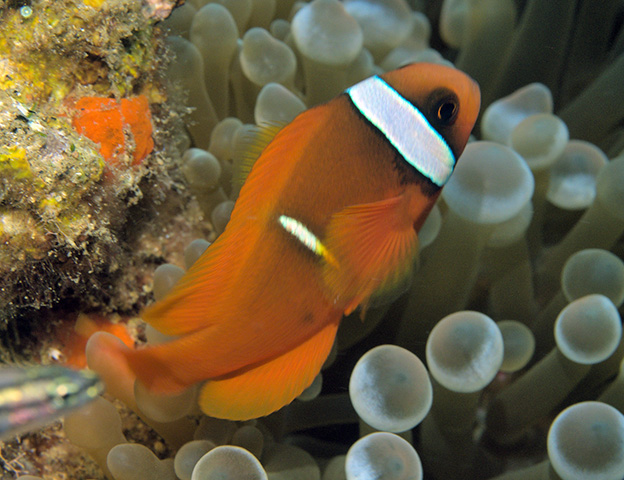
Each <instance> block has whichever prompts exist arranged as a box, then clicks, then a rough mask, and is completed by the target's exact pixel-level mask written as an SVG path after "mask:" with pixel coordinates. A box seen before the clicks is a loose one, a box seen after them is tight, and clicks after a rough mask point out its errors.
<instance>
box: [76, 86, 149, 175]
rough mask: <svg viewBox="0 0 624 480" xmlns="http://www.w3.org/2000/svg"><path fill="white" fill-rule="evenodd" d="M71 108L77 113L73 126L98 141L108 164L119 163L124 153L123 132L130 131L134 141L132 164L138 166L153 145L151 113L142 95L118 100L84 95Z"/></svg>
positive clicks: (124, 138)
mask: <svg viewBox="0 0 624 480" xmlns="http://www.w3.org/2000/svg"><path fill="white" fill-rule="evenodd" d="M73 108H74V110H75V112H76V113H75V114H74V116H73V119H72V125H73V126H74V128H75V129H76V131H77V132H79V133H81V134H82V135H84V136H86V137H88V138H90V139H91V140H93V141H94V142H95V143H99V144H100V153H101V154H102V156H103V157H104V159H105V160H106V161H107V162H108V163H109V164H111V165H118V164H119V163H118V158H119V156H120V155H122V154H123V153H125V152H126V148H127V146H126V136H125V135H124V133H128V134H130V135H131V138H132V140H133V141H134V150H133V152H132V157H133V161H132V165H139V164H140V163H141V162H142V161H143V159H144V158H145V157H146V156H147V155H148V154H149V153H150V152H151V151H152V149H153V148H154V140H153V139H152V121H151V119H152V116H151V114H150V109H149V102H148V100H147V97H145V95H139V96H136V97H132V98H122V99H121V101H119V100H117V99H115V98H106V97H83V98H81V99H80V100H78V101H77V102H76V103H75V104H74V106H73ZM124 130H125V132H124ZM128 130H129V131H128Z"/></svg>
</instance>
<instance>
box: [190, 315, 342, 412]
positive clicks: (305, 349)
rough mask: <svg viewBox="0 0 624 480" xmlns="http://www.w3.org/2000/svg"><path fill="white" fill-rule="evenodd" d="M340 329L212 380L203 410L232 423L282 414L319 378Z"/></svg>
mask: <svg viewBox="0 0 624 480" xmlns="http://www.w3.org/2000/svg"><path fill="white" fill-rule="evenodd" d="M337 329H338V322H333V323H330V324H328V325H327V326H325V327H324V328H323V329H322V330H320V331H319V332H318V333H317V334H316V335H314V336H312V337H311V338H309V339H308V340H306V341H305V342H303V343H302V344H301V345H299V346H297V347H295V348H294V349H292V350H290V351H288V352H286V353H284V354H282V355H280V356H278V357H275V358H273V359H271V360H268V361H265V362H262V363H260V364H256V365H252V366H250V367H247V368H244V369H242V370H237V371H235V372H233V373H232V374H230V375H227V376H224V377H221V378H218V379H214V380H209V381H208V382H206V384H205V385H204V386H203V387H202V389H201V393H200V397H199V406H200V407H201V409H202V411H203V412H204V413H205V414H206V415H209V416H211V417H216V418H224V419H228V420H249V419H252V418H258V417H263V416H265V415H269V414H270V413H273V412H275V411H276V410H279V409H280V408H282V407H283V406H285V405H287V404H289V403H290V402H292V401H293V400H294V399H295V398H296V397H297V396H298V395H300V394H301V392H303V390H304V389H306V388H307V387H309V386H310V384H311V383H312V381H313V380H314V378H315V377H316V375H318V373H319V372H320V370H321V367H322V366H323V362H325V360H326V359H327V356H328V355H329V352H330V350H331V347H332V345H333V343H334V338H335V337H336V330H337Z"/></svg>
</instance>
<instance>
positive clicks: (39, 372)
mask: <svg viewBox="0 0 624 480" xmlns="http://www.w3.org/2000/svg"><path fill="white" fill-rule="evenodd" d="M103 390H104V386H103V384H102V382H101V381H100V377H99V376H98V375H97V374H96V373H94V372H91V371H89V370H80V371H77V370H71V369H69V368H65V367H61V366H59V365H48V366H43V365H41V366H39V365H38V366H30V367H4V368H1V369H0V440H6V439H9V438H11V437H14V436H15V435H18V434H19V433H23V432H25V431H29V430H34V429H37V428H39V427H41V426H43V425H45V424H47V423H50V422H52V421H53V420H56V419H57V418H59V417H61V416H63V415H65V414H66V413H68V412H71V411H72V410H75V409H77V408H79V407H81V406H83V405H85V404H87V403H89V402H90V401H92V400H94V399H95V398H96V397H97V396H98V395H99V394H100V393H102V391H103Z"/></svg>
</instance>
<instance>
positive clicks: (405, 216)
mask: <svg viewBox="0 0 624 480" xmlns="http://www.w3.org/2000/svg"><path fill="white" fill-rule="evenodd" d="M406 100H407V101H406ZM370 102H372V104H373V106H372V107H370V110H369V109H368V104H369V103H370ZM393 102H398V103H397V105H396V107H395V106H394V104H393ZM379 106H381V107H382V108H383V109H385V110H386V111H385V112H383V113H382V114H381V116H380V117H376V116H375V115H376V113H375V109H376V108H378V107H379ZM395 108H396V112H398V113H396V112H395ZM478 109H479V90H478V87H477V86H476V84H475V83H474V82H473V81H472V80H471V79H470V78H469V77H467V76H466V75H464V74H463V73H461V72H459V71H458V70H455V69H452V68H449V67H443V66H439V65H431V64H413V65H410V66H407V67H404V68H402V69H399V70H395V71H393V72H389V73H386V74H383V75H381V76H380V77H371V79H368V80H365V81H363V82H361V84H358V85H356V86H354V87H352V89H349V90H347V91H346V93H344V94H341V95H340V96H338V97H337V98H335V99H334V100H332V101H330V102H328V103H326V104H324V105H321V106H318V107H315V108H312V109H310V110H307V111H305V112H303V113H302V114H301V115H299V116H298V117H297V118H295V120H294V121H293V122H292V123H290V124H289V125H287V126H286V127H284V128H283V129H282V130H280V131H279V133H278V134H277V135H276V136H275V138H274V139H273V140H272V141H271V142H270V143H269V144H268V146H267V147H266V148H265V149H264V150H263V152H262V154H261V155H260V157H259V158H258V160H257V161H256V162H255V164H254V166H253V169H252V170H251V173H250V174H249V177H248V178H247V181H246V182H245V184H244V185H243V187H242V189H241V192H240V195H239V198H238V200H237V202H236V205H235V208H234V210H233V212H232V216H231V219H230V222H229V223H228V225H227V228H226V229H225V232H224V233H223V234H222V235H221V236H219V237H218V238H217V240H216V241H215V242H214V243H213V244H212V245H211V246H210V247H209V248H208V250H207V251H206V252H205V253H204V255H203V256H202V257H201V258H200V259H199V260H198V261H197V262H196V263H195V264H194V265H193V266H192V267H191V268H190V269H189V271H188V272H187V273H186V275H185V276H184V277H183V278H182V279H181V280H180V281H179V283H178V284H177V285H176V286H175V287H174V288H173V290H172V291H171V293H170V294H169V295H168V297H166V298H165V299H164V300H163V301H160V302H157V303H156V304H155V305H153V306H151V307H150V308H148V309H147V310H146V311H145V312H144V315H143V318H144V319H145V321H147V322H148V323H150V324H151V325H152V326H153V327H155V328H156V329H157V330H159V331H161V332H162V333H164V334H167V335H174V336H177V337H178V338H176V339H174V340H172V341H170V342H168V343H165V344H162V345H157V346H153V347H148V348H144V349H139V350H124V351H123V352H122V353H123V355H124V356H125V358H126V361H127V362H128V364H129V366H130V368H131V369H132V370H133V371H134V372H135V373H136V375H137V377H138V379H139V380H140V381H141V382H143V383H144V384H145V385H146V386H147V387H148V389H150V390H152V391H154V392H160V393H173V392H178V391H180V390H182V389H184V388H187V387H188V386H190V385H192V384H194V383H197V382H200V381H204V380H208V381H207V382H206V383H205V384H204V386H203V387H202V390H201V394H200V400H199V401H200V406H201V408H202V410H203V411H204V412H205V413H206V414H208V415H211V416H214V417H220V418H228V419H233V420H243V419H249V418H255V417H259V416H264V415H267V414H269V413H271V412H273V411H275V410H277V409H279V408H281V407H282V406H284V405H286V404H288V403H289V402H291V401H292V400H293V399H294V398H295V397H296V396H298V395H299V394H300V393H301V392H302V391H303V390H304V389H305V388H306V387H308V386H309V385H310V384H311V382H312V380H313V379H314V377H315V376H316V375H317V374H318V372H319V371H320V369H321V366H322V364H323V362H324V361H325V359H326V357H327V355H328V354H329V351H330V349H331V347H332V344H333V341H334V338H335V334H336V330H337V328H338V324H339V322H340V320H341V318H342V316H343V314H348V313H350V312H351V311H353V310H354V309H355V308H356V307H358V306H363V307H365V305H366V303H367V301H368V300H369V299H370V297H371V295H373V294H374V293H376V292H379V291H383V290H384V289H386V288H388V287H391V286H392V285H393V284H394V283H395V282H397V281H399V280H400V279H401V278H402V276H403V275H404V274H405V273H407V272H408V271H409V268H410V267H411V263H412V262H411V260H412V259H413V256H414V255H415V253H416V251H417V235H416V231H417V229H418V228H420V226H421V225H422V223H423V222H424V220H425V218H426V216H427V214H428V212H429V210H430V209H431V207H432V206H433V204H434V202H435V200H436V198H437V196H438V194H439V192H440V189H441V186H442V185H443V183H444V182H445V181H446V178H448V175H450V171H452V167H453V166H454V160H455V159H456V158H457V157H458V156H459V155H460V153H461V151H462V150H463V148H464V146H465V144H466V142H467V140H468V136H469V133H470V131H471V130H472V127H473V125H474V122H475V120H476V117H477V114H478ZM413 110H417V111H416V113H414V112H413ZM363 112H364V113H363ZM395 115H396V118H395ZM414 115H416V117H414V118H415V122H416V123H417V124H418V125H412V121H413V118H412V116H414ZM419 115H420V117H423V118H424V119H425V120H424V121H423V120H420V117H419ZM384 122H389V123H390V126H389V128H390V129H391V130H392V131H391V133H390V134H388V135H386V132H384V127H386V125H385V123H384ZM434 127H435V128H434ZM405 131H407V132H408V133H409V135H413V134H414V135H415V136H416V138H409V139H407V140H404V139H402V138H401V136H402V135H404V134H405ZM419 142H424V143H425V144H426V145H419ZM414 146H415V147H414ZM430 149H431V151H432V152H433V153H432V154H430V153H429V150H430ZM438 156H442V157H444V159H443V161H442V164H443V165H442V167H444V168H442V167H441V168H442V170H443V172H442V173H440V172H438V171H437V170H436V169H438V166H439V165H438V163H439V159H438ZM407 157H409V158H410V159H409V160H408V161H406V159H405V158H407ZM412 157H414V158H412ZM419 162H424V163H425V165H424V166H423V167H421V163H419ZM445 162H446V163H445ZM449 162H450V165H451V166H450V170H448V168H447V166H448V165H447V166H445V165H446V164H448V163H449ZM414 163H415V165H416V166H414ZM430 166H433V167H432V168H433V170H431V171H430ZM419 169H421V170H423V171H425V174H423V173H422V172H421V171H419ZM444 169H446V170H444ZM429 177H430V178H429ZM432 179H433V180H432ZM436 182H437V183H436Z"/></svg>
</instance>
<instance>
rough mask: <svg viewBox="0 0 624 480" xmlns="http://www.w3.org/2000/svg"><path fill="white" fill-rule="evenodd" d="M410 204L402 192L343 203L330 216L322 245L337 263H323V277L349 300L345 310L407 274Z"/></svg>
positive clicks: (411, 247) (413, 240) (412, 240)
mask: <svg viewBox="0 0 624 480" xmlns="http://www.w3.org/2000/svg"><path fill="white" fill-rule="evenodd" d="M410 210H412V208H411V199H410V195H408V194H401V195H398V196H396V197H393V198H388V199H385V200H381V201H378V202H374V203H367V204H362V205H354V206H351V207H347V208H345V209H344V210H342V211H341V212H339V213H337V214H335V215H334V216H333V217H332V219H331V221H330V223H329V226H328V228H327V234H326V242H325V246H326V248H327V250H329V251H330V252H331V253H332V254H333V256H334V257H335V258H336V260H337V262H338V264H339V266H338V268H334V267H333V266H332V265H330V264H327V265H326V267H325V271H324V277H325V281H326V283H327V285H328V286H329V288H330V291H332V292H333V294H334V295H336V296H337V297H338V298H339V299H346V300H347V301H348V302H349V303H348V305H347V307H346V308H345V315H348V314H349V313H351V312H352V311H353V310H355V308H357V306H358V305H360V304H364V307H365V306H366V303H367V302H368V300H369V299H370V297H371V295H373V293H376V292H377V293H383V292H384V291H388V290H391V289H393V288H395V287H396V286H397V285H400V284H401V283H402V281H403V280H404V279H405V278H406V276H408V275H409V274H410V272H411V268H412V260H413V258H414V255H415V254H416V251H417V246H418V237H417V235H416V231H415V230H414V227H413V224H414V216H413V215H411V214H410Z"/></svg>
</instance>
